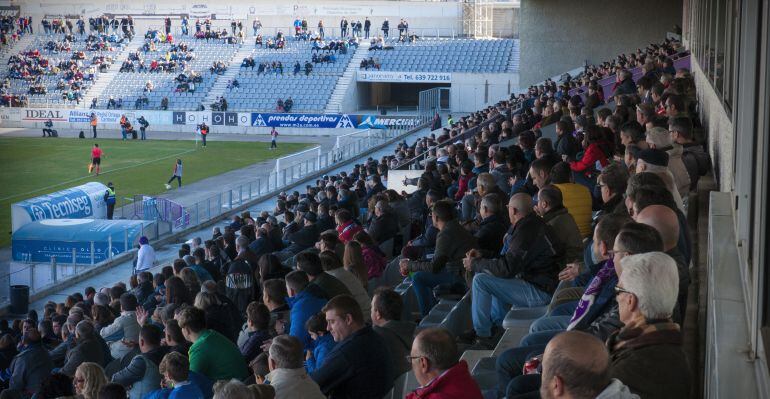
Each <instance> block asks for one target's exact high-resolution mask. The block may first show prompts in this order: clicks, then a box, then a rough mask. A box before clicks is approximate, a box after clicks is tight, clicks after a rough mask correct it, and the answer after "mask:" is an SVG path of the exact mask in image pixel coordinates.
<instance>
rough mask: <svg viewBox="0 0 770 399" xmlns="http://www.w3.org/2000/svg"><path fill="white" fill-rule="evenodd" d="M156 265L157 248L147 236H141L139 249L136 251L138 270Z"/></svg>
mask: <svg viewBox="0 0 770 399" xmlns="http://www.w3.org/2000/svg"><path fill="white" fill-rule="evenodd" d="M153 266H155V249H153V248H152V245H150V240H148V239H147V237H145V236H141V237H140V238H139V251H138V252H137V253H136V271H142V270H147V269H150V268H152V267H153Z"/></svg>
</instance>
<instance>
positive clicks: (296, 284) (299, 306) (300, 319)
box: [286, 270, 326, 349]
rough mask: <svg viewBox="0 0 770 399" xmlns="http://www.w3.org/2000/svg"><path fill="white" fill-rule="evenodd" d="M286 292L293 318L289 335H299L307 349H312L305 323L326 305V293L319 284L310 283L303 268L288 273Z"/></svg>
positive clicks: (290, 317)
mask: <svg viewBox="0 0 770 399" xmlns="http://www.w3.org/2000/svg"><path fill="white" fill-rule="evenodd" d="M286 292H288V294H289V297H288V298H287V299H286V302H287V303H288V304H289V309H290V311H289V319H290V320H291V327H290V328H289V335H291V336H294V337H297V339H299V341H300V342H302V346H303V347H304V348H305V349H312V348H313V346H312V342H311V341H310V334H308V333H307V330H306V329H305V323H306V322H307V320H308V319H309V318H310V317H311V316H313V315H314V314H316V313H318V312H320V311H321V308H323V307H324V305H326V299H324V294H323V292H322V291H321V290H320V288H318V286H316V285H311V284H310V280H309V279H308V277H307V274H306V273H305V272H303V271H301V270H295V271H293V272H291V273H289V274H287V275H286Z"/></svg>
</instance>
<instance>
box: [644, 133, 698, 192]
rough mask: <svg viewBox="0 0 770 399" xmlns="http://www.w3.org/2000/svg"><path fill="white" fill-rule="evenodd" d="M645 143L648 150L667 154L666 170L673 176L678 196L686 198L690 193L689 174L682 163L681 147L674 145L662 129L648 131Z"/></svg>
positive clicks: (669, 136) (669, 135)
mask: <svg viewBox="0 0 770 399" xmlns="http://www.w3.org/2000/svg"><path fill="white" fill-rule="evenodd" d="M646 141H647V144H648V145H649V146H650V148H655V149H658V150H661V151H665V152H666V154H668V170H669V171H671V174H672V175H673V176H674V183H676V188H677V189H678V190H679V195H680V196H681V197H682V198H687V195H688V194H689V193H690V174H689V173H688V172H687V167H686V166H685V165H684V161H682V152H683V148H682V145H681V144H678V143H675V142H674V141H673V139H672V138H671V134H670V133H669V131H668V130H666V129H664V128H662V127H655V128H652V129H650V130H648V131H647V138H646Z"/></svg>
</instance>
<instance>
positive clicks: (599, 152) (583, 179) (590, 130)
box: [562, 125, 610, 192]
mask: <svg viewBox="0 0 770 399" xmlns="http://www.w3.org/2000/svg"><path fill="white" fill-rule="evenodd" d="M609 149H610V145H609V143H607V141H606V140H605V139H604V134H603V132H602V129H601V128H599V126H596V125H591V126H588V127H586V131H585V137H584V138H583V156H582V157H581V158H580V160H578V161H575V160H571V159H569V157H567V156H566V155H562V159H563V160H564V161H565V162H569V167H570V169H572V171H573V172H575V173H574V175H575V183H580V184H584V185H586V186H587V187H588V188H589V189H590V190H591V192H593V189H594V186H595V185H596V177H597V176H598V175H599V172H600V171H601V169H603V168H604V167H605V166H607V165H609V160H608V158H607V154H608V152H609Z"/></svg>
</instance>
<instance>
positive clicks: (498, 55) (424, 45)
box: [369, 39, 518, 73]
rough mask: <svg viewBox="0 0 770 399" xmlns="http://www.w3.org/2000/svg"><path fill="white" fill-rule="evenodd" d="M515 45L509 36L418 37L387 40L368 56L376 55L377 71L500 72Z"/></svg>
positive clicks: (510, 56)
mask: <svg viewBox="0 0 770 399" xmlns="http://www.w3.org/2000/svg"><path fill="white" fill-rule="evenodd" d="M391 45H392V48H391V47H390V46H391ZM516 47H518V40H511V39H480V40H471V39H418V40H417V41H415V42H412V43H409V42H406V43H399V42H392V41H389V42H387V44H386V46H385V49H384V50H383V49H370V52H369V57H372V58H379V61H380V64H381V65H380V70H381V71H419V72H471V73H485V72H486V73H501V72H506V69H507V68H508V65H509V63H510V62H511V59H512V57H513V58H515V57H514V51H518V49H516V50H515V48H516Z"/></svg>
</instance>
